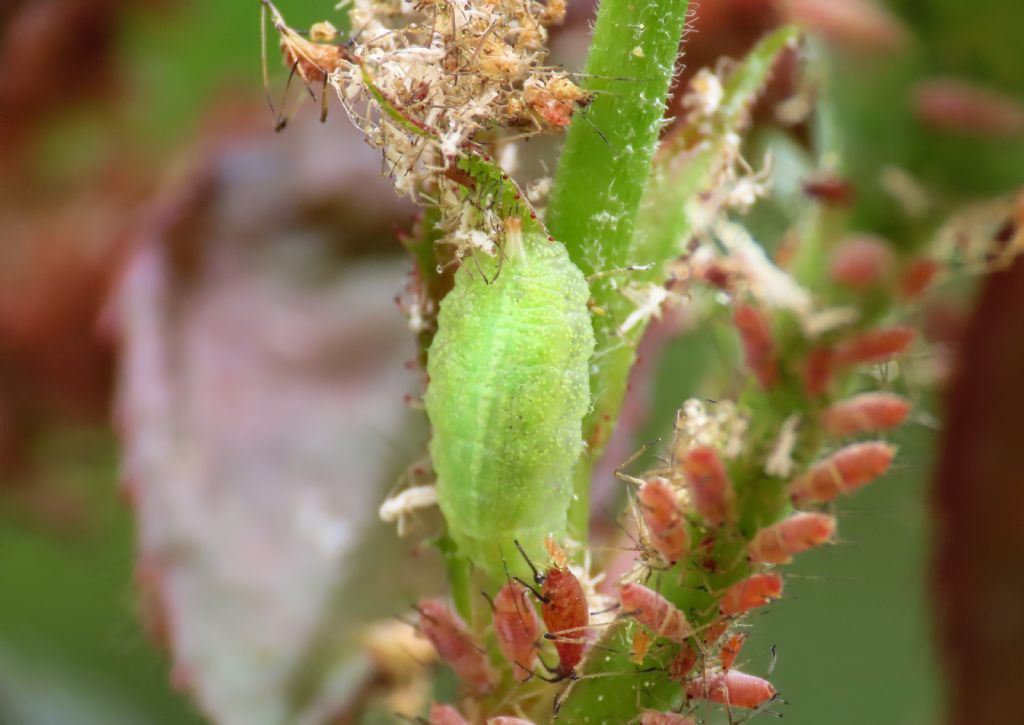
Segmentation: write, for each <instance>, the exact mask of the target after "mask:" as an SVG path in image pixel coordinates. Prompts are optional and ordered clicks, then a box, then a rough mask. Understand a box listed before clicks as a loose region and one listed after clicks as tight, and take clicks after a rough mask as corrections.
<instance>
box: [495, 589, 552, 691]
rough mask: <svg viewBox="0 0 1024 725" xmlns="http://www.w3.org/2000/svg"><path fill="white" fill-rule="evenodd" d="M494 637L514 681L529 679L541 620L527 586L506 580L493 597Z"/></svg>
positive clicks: (539, 634)
mask: <svg viewBox="0 0 1024 725" xmlns="http://www.w3.org/2000/svg"><path fill="white" fill-rule="evenodd" d="M494 634H495V637H496V639H497V640H498V648H499V649H500V650H501V653H502V655H504V657H505V659H506V660H508V661H509V663H510V664H511V665H512V670H513V675H514V676H515V678H516V679H517V680H519V681H520V682H522V681H524V680H527V679H529V678H530V677H531V676H532V675H533V665H534V662H535V661H536V659H537V641H538V640H539V639H540V636H541V631H540V621H539V620H538V618H537V612H536V610H535V609H534V608H533V603H532V602H530V600H529V598H528V597H527V589H526V587H524V586H523V585H522V584H520V583H519V582H517V581H514V580H513V581H509V582H508V583H507V584H505V586H503V587H502V588H501V590H500V591H499V592H498V595H497V596H496V597H495V598H494Z"/></svg>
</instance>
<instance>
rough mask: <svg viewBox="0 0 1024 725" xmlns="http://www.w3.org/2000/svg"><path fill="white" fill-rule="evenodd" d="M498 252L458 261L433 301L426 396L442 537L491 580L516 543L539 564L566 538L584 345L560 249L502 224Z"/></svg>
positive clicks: (585, 397)
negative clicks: (450, 282)
mask: <svg viewBox="0 0 1024 725" xmlns="http://www.w3.org/2000/svg"><path fill="white" fill-rule="evenodd" d="M510 222H518V220H517V219H514V220H510ZM500 255H501V260H500V262H499V261H498V260H494V259H490V258H481V259H480V260H479V263H480V264H479V266H478V265H477V264H475V263H467V264H463V266H462V267H461V268H460V269H459V271H458V272H457V273H456V275H455V286H454V288H453V289H452V290H451V292H449V293H448V295H447V296H446V297H445V298H444V299H443V300H442V301H441V306H440V313H439V314H438V330H437V335H436V336H435V337H434V340H433V343H432V344H431V347H430V351H429V361H428V365H427V372H428V373H429V375H430V384H429V386H428V387H427V392H426V397H425V399H424V401H425V403H426V409H427V415H428V416H429V418H430V423H431V426H432V428H433V437H432V439H431V442H430V453H431V457H432V458H433V462H434V470H435V471H436V472H437V477H438V480H437V493H438V503H439V504H440V507H441V511H442V512H443V513H444V517H445V520H446V521H447V523H448V530H449V533H450V534H451V536H452V538H453V539H454V540H455V541H456V543H457V544H458V545H459V548H460V550H461V551H462V552H463V553H464V554H466V555H467V556H468V557H469V558H470V559H471V560H472V561H473V562H474V563H475V564H477V565H478V566H481V567H483V568H484V569H486V570H487V571H488V572H489V573H490V574H491V575H492V576H494V577H495V578H498V577H501V576H504V568H503V564H502V560H503V552H511V551H514V550H515V549H514V544H513V542H514V541H515V540H517V539H518V540H519V541H520V542H522V545H523V547H524V548H525V549H526V551H527V552H528V553H529V554H530V556H531V557H533V558H535V559H540V558H541V557H542V556H543V552H544V548H543V542H544V539H545V537H547V536H549V535H550V536H554V537H555V538H561V537H562V536H564V533H565V527H566V515H567V511H568V507H569V502H570V499H571V498H572V472H573V467H574V465H575V464H576V460H577V459H578V458H579V456H580V452H581V451H582V447H583V442H582V420H583V416H584V414H585V413H586V411H587V409H588V407H589V405H590V383H589V368H588V361H589V359H590V355H591V352H592V351H593V349H594V334H593V329H592V327H591V322H590V313H589V311H588V309H587V300H588V299H589V297H590V291H589V288H588V286H587V282H586V280H585V278H584V277H583V274H582V273H581V272H580V271H579V269H577V268H576V266H575V265H573V263H572V262H571V261H570V260H569V256H568V254H566V251H565V248H564V247H563V246H562V245H561V244H559V243H557V242H551V241H548V240H547V239H546V238H545V237H544V236H542V235H541V234H540V233H538V232H537V231H535V230H531V231H527V232H523V231H522V230H521V227H520V226H519V225H518V224H517V223H509V224H507V225H506V238H505V244H504V245H503V246H502V249H501V250H500ZM481 256H482V255H481ZM480 270H482V271H483V273H484V274H481V271H480ZM509 563H510V564H511V565H512V566H513V567H514V568H518V569H519V573H523V574H525V570H524V569H523V568H522V565H521V564H519V563H515V562H513V561H510V562H509Z"/></svg>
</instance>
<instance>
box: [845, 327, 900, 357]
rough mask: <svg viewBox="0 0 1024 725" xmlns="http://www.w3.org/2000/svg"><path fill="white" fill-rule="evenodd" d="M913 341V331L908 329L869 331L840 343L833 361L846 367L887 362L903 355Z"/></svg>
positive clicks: (892, 328) (895, 328)
mask: <svg viewBox="0 0 1024 725" xmlns="http://www.w3.org/2000/svg"><path fill="white" fill-rule="evenodd" d="M913 340H914V331H913V330H912V329H911V328H909V327H886V328H883V329H881V330H871V331H870V332H865V333H862V334H860V335H857V336H856V337H853V338H850V339H849V340H845V341H843V342H842V343H840V344H839V346H838V347H837V348H836V357H835V361H836V363H837V364H839V365H847V366H848V365H867V364H875V363H883V362H887V361H889V360H892V359H893V358H896V357H899V356H900V355H902V354H903V353H905V352H906V351H907V348H908V347H910V343H911V342H913Z"/></svg>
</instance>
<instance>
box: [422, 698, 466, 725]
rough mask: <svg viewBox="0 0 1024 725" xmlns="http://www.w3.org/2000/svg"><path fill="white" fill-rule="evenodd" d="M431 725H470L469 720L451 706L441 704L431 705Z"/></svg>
mask: <svg viewBox="0 0 1024 725" xmlns="http://www.w3.org/2000/svg"><path fill="white" fill-rule="evenodd" d="M428 722H429V723H430V725H469V720H467V719H466V718H464V717H462V715H461V714H459V711H458V710H456V709H455V708H454V707H452V706H451V705H443V704H441V703H439V702H435V703H432V704H431V705H430V718H429V719H428Z"/></svg>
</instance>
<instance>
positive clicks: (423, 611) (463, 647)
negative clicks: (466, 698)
mask: <svg viewBox="0 0 1024 725" xmlns="http://www.w3.org/2000/svg"><path fill="white" fill-rule="evenodd" d="M419 613H420V621H419V624H420V631H421V632H423V634H424V636H426V638H427V639H429V640H430V642H431V644H433V645H434V649H436V650H437V654H438V656H440V658H441V660H442V661H443V662H444V663H445V664H446V665H448V666H449V667H450V668H451V669H452V672H454V673H455V675H456V676H457V677H458V678H459V680H461V681H462V684H464V685H465V686H466V687H467V688H468V689H469V690H470V691H471V692H472V693H473V694H475V695H486V694H487V693H488V692H490V691H491V689H492V688H493V687H494V685H495V683H496V681H497V678H496V677H495V674H494V671H493V670H492V669H491V664H490V662H489V661H488V660H487V655H486V654H485V653H484V651H483V650H482V649H481V648H480V647H479V646H478V645H477V644H476V642H474V641H473V637H472V635H471V634H470V632H469V629H468V628H467V627H466V623H465V622H463V621H462V618H461V617H460V616H459V615H458V614H456V613H455V612H454V611H453V610H452V609H451V607H449V606H448V605H447V604H445V603H444V602H442V601H440V600H438V599H424V600H422V601H421V602H420V606H419Z"/></svg>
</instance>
